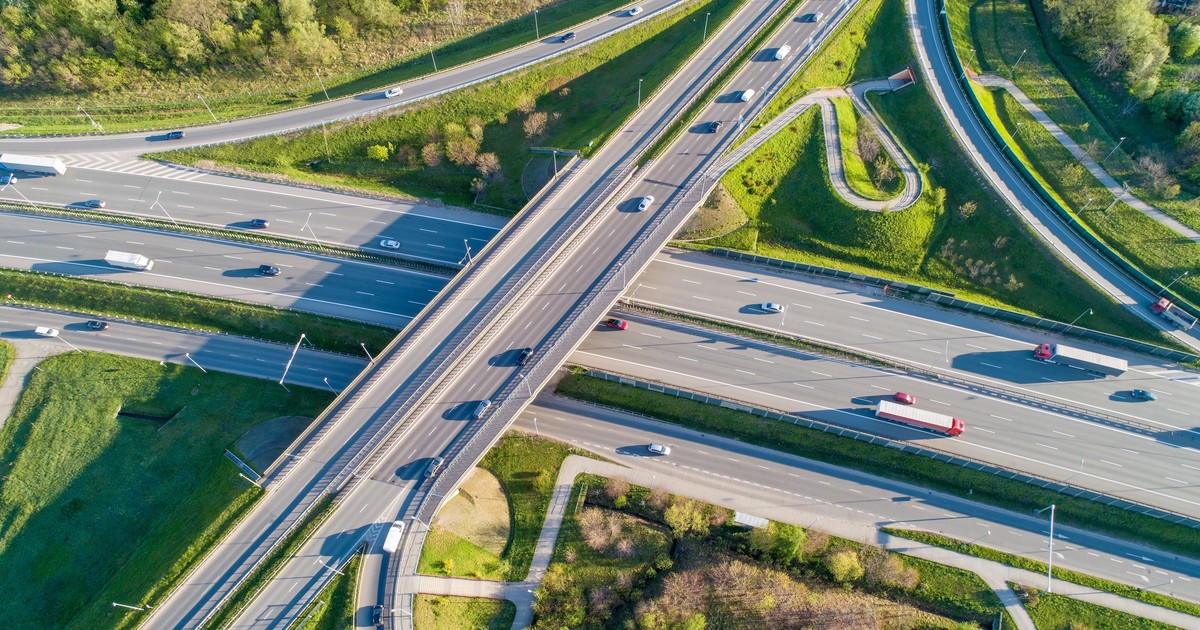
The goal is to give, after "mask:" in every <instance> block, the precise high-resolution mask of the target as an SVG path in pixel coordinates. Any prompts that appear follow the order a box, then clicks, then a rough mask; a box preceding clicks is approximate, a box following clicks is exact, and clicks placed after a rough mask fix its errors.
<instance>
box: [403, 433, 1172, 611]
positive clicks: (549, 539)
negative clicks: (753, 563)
mask: <svg viewBox="0 0 1200 630" xmlns="http://www.w3.org/2000/svg"><path fill="white" fill-rule="evenodd" d="M581 473H592V474H596V475H601V476H605V477H613V476H616V477H621V478H622V479H625V480H626V481H628V482H629V483H632V484H636V485H641V486H646V487H658V488H662V489H664V490H666V491H668V492H671V493H672V494H679V495H683V496H689V497H693V498H696V499H699V500H702V501H712V489H711V488H709V487H707V486H706V485H705V484H704V483H703V481H702V480H701V481H693V480H691V479H686V478H681V477H678V476H667V475H657V476H656V475H654V474H653V473H650V472H644V471H640V470H634V469H631V468H626V467H625V466H621V465H618V464H613V463H610V462H602V461H598V460H594V459H589V458H586V457H579V456H577V455H572V456H570V457H568V458H567V459H566V460H565V461H564V462H563V465H562V468H561V469H560V471H559V474H558V480H557V482H556V485H555V488H554V496H553V498H552V500H551V502H550V510H549V512H548V513H547V514H546V523H545V525H544V526H543V527H542V533H541V536H540V537H539V538H538V544H537V551H536V553H535V554H534V557H533V562H532V565H531V566H530V569H529V575H528V576H527V577H526V578H525V580H524V581H522V582H508V583H506V582H488V581H483V580H471V579H465V578H441V577H431V576H418V579H419V587H418V589H417V591H418V592H421V593H429V594H436V595H461V596H466V597H489V598H494V599H507V600H509V601H512V602H513V603H514V604H516V606H517V616H516V619H515V620H514V621H513V625H512V628H513V630H522V629H523V628H527V627H529V626H530V625H531V624H532V623H533V591H534V590H536V589H537V587H538V584H539V583H540V582H541V578H542V577H543V576H544V575H545V574H546V568H547V567H548V566H549V565H550V559H551V557H552V555H553V552H554V543H555V541H556V540H557V539H558V531H559V529H560V528H561V527H562V521H563V517H564V516H565V515H566V510H567V507H568V505H567V502H568V499H569V498H570V496H571V486H572V484H573V483H574V481H575V477H576V476H578V475H579V474H581ZM721 505H723V506H724V507H727V508H731V509H734V510H739V511H745V512H747V513H754V511H755V509H756V508H758V507H761V505H759V504H758V503H756V501H755V500H754V499H752V498H749V497H747V498H745V499H742V498H739V497H728V496H726V497H722V498H721ZM783 516H784V517H785V518H784V519H783V520H786V521H789V522H792V523H796V524H799V525H801V526H806V527H807V526H809V524H810V523H813V522H814V520H815V519H817V518H819V517H817V516H816V515H815V514H813V513H810V512H807V511H805V510H804V509H802V506H793V507H784V508H783ZM820 522H821V528H820V529H821V530H822V531H825V532H828V533H830V534H834V535H836V536H841V537H843V538H849V539H851V540H856V541H859V542H862V543H867V544H872V545H878V546H880V547H883V548H885V549H889V550H891V551H896V552H899V553H903V554H906V555H910V556H915V557H918V558H923V559H925V560H930V561H932V562H938V563H941V564H945V565H949V566H953V567H958V568H960V569H965V570H967V571H971V572H972V573H975V574H976V575H978V576H979V577H980V578H982V579H983V581H984V582H985V583H986V584H987V585H988V586H990V587H991V588H992V589H993V590H994V591H996V594H997V595H998V596H999V597H1000V601H1001V602H1003V604H1004V606H1005V608H1006V609H1007V610H1008V613H1009V615H1010V616H1011V617H1012V618H1013V620H1014V621H1015V622H1016V624H1017V627H1018V628H1020V630H1036V626H1034V624H1033V620H1032V619H1031V618H1030V617H1029V613H1028V612H1026V610H1025V607H1024V606H1022V605H1021V602H1020V600H1019V599H1018V598H1017V595H1016V593H1014V592H1013V591H1012V590H1011V589H1010V588H1009V587H1008V582H1015V583H1018V584H1028V585H1032V586H1037V587H1039V588H1041V587H1042V585H1044V584H1045V580H1046V576H1045V575H1043V574H1040V573H1032V572H1030V571H1025V570H1022V569H1015V568H1012V567H1009V566H1006V565H1002V564H1000V563H997V562H991V561H988V560H983V559H981V558H976V557H974V556H968V555H965V554H960V553H957V552H954V551H950V550H948V549H942V548H941V547H931V546H928V545H925V544H922V543H917V542H913V541H911V540H907V539H904V538H897V537H895V536H891V535H888V534H885V533H883V532H881V531H879V530H878V529H877V528H875V527H870V526H864V525H859V524H856V523H849V522H845V521H838V520H835V519H830V518H820ZM1053 584H1054V589H1053V590H1054V592H1055V593H1056V594H1059V595H1066V596H1069V597H1073V598H1076V599H1079V600H1083V601H1088V602H1091V603H1094V604H1097V605H1100V606H1105V607H1108V608H1113V609H1116V610H1122V611H1124V612H1127V613H1130V614H1132V615H1137V616H1139V617H1145V618H1147V619H1154V620H1156V621H1161V622H1163V623H1168V624H1172V625H1176V626H1179V627H1181V628H1188V627H1195V624H1196V618H1195V617H1192V616H1190V615H1187V614H1185V613H1181V612H1176V611H1173V610H1168V609H1165V608H1159V607H1158V606H1152V605H1150V604H1146V603H1144V602H1140V601H1137V600H1132V599H1127V598H1124V597H1120V596H1117V595H1113V594H1111V593H1102V592H1097V591H1096V590H1094V589H1092V588H1089V587H1086V586H1080V585H1078V584H1072V583H1070V582H1064V581H1062V580H1058V579H1056V580H1054V583H1053Z"/></svg>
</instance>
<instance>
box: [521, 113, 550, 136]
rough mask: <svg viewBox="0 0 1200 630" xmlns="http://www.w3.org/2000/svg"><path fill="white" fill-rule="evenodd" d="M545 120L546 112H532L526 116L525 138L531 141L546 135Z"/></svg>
mask: <svg viewBox="0 0 1200 630" xmlns="http://www.w3.org/2000/svg"><path fill="white" fill-rule="evenodd" d="M546 119H547V116H546V112H533V113H531V114H529V115H528V116H526V117H525V124H524V127H525V136H526V137H527V138H529V139H531V140H532V139H533V138H537V137H539V136H541V135H542V134H544V133H546Z"/></svg>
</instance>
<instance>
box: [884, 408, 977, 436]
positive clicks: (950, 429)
mask: <svg viewBox="0 0 1200 630" xmlns="http://www.w3.org/2000/svg"><path fill="white" fill-rule="evenodd" d="M875 416H876V417H878V418H883V419H884V420H891V421H893V422H899V423H900V424H907V425H908V426H910V427H916V428H918V429H925V430H927V431H933V432H934V433H938V434H941V435H948V436H950V437H954V436H957V435H962V432H963V431H965V430H966V429H967V425H966V424H965V423H963V421H962V420H959V419H958V418H955V417H954V416H947V415H946V414H944V413H937V412H936V411H929V410H928V409H917V408H916V407H909V406H906V405H901V404H899V403H895V402H892V401H890V400H881V401H879V406H878V407H877V408H876V409H875Z"/></svg>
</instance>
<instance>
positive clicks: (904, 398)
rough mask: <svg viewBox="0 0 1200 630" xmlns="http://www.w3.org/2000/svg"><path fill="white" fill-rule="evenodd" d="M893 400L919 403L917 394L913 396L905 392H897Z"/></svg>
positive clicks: (904, 402)
mask: <svg viewBox="0 0 1200 630" xmlns="http://www.w3.org/2000/svg"><path fill="white" fill-rule="evenodd" d="M892 400H894V401H896V402H898V403H900V404H902V405H915V404H917V397H916V396H913V395H912V394H905V393H904V392H896V393H895V395H893V396H892Z"/></svg>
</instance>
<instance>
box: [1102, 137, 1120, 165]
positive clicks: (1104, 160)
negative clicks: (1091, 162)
mask: <svg viewBox="0 0 1200 630" xmlns="http://www.w3.org/2000/svg"><path fill="white" fill-rule="evenodd" d="M1122 142H1125V136H1121V139H1120V140H1118V141H1117V146H1115V147H1113V148H1112V151H1109V152H1108V155H1106V156H1104V159H1103V160H1100V163H1101V164H1104V163H1105V162H1107V161H1108V158H1110V157H1112V154H1114V153H1116V152H1117V149H1120V148H1121V143H1122Z"/></svg>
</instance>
